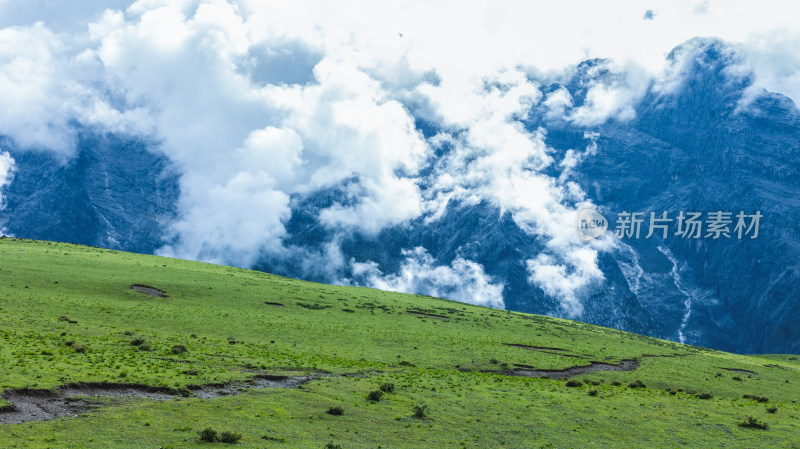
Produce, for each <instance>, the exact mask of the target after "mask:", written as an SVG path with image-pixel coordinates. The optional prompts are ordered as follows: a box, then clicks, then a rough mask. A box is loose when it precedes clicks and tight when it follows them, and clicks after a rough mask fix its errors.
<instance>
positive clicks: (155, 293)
mask: <svg viewBox="0 0 800 449" xmlns="http://www.w3.org/2000/svg"><path fill="white" fill-rule="evenodd" d="M131 289H132V290H136V291H137V292H139V293H144V294H145V295H147V296H152V297H154V298H166V297H167V293H166V292H165V291H163V290H159V289H157V288H155V287H150V286H149V285H142V284H133V285H131Z"/></svg>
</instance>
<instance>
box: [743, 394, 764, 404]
mask: <svg viewBox="0 0 800 449" xmlns="http://www.w3.org/2000/svg"><path fill="white" fill-rule="evenodd" d="M742 397H743V398H745V399H752V400H754V401H756V402H767V401H769V398H767V397H764V396H757V395H755V394H746V395H744V396H742Z"/></svg>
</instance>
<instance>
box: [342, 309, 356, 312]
mask: <svg viewBox="0 0 800 449" xmlns="http://www.w3.org/2000/svg"><path fill="white" fill-rule="evenodd" d="M342 312H347V313H356V311H355V310H353V309H342Z"/></svg>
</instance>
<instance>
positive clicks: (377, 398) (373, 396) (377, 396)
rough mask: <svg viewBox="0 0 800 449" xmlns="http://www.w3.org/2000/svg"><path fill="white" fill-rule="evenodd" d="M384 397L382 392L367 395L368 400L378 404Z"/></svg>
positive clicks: (377, 391) (372, 392) (376, 391)
mask: <svg viewBox="0 0 800 449" xmlns="http://www.w3.org/2000/svg"><path fill="white" fill-rule="evenodd" d="M382 397H383V392H382V391H381V390H375V391H370V392H369V394H368V395H367V400H368V401H372V402H378V401H380V400H381V398H382Z"/></svg>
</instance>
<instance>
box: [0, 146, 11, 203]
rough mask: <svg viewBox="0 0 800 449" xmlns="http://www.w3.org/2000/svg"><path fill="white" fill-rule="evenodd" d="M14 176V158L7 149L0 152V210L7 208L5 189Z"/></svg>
mask: <svg viewBox="0 0 800 449" xmlns="http://www.w3.org/2000/svg"><path fill="white" fill-rule="evenodd" d="M13 177H14V158H12V157H11V155H10V154H8V152H7V151H2V152H0V210H3V209H4V208H5V198H3V189H4V188H5V187H6V186H7V185H9V184H11V180H12V179H13Z"/></svg>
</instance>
